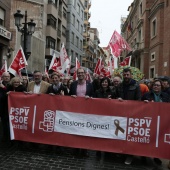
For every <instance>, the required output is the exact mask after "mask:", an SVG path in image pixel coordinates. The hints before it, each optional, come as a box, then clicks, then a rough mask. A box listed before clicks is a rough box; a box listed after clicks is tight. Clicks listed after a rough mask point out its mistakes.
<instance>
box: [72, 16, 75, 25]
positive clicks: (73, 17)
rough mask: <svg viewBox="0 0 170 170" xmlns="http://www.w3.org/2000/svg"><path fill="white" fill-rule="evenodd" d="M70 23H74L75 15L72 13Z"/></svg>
mask: <svg viewBox="0 0 170 170" xmlns="http://www.w3.org/2000/svg"><path fill="white" fill-rule="evenodd" d="M72 24H73V25H75V15H74V14H72Z"/></svg>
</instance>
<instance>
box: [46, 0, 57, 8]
mask: <svg viewBox="0 0 170 170" xmlns="http://www.w3.org/2000/svg"><path fill="white" fill-rule="evenodd" d="M48 4H52V5H54V6H55V7H56V8H57V4H56V3H55V2H54V1H53V0H48Z"/></svg>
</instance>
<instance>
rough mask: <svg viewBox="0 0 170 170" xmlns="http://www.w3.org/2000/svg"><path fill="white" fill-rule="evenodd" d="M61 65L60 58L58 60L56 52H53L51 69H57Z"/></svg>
mask: <svg viewBox="0 0 170 170" xmlns="http://www.w3.org/2000/svg"><path fill="white" fill-rule="evenodd" d="M59 66H61V64H60V61H59V60H58V61H57V58H56V55H55V53H54V54H53V58H52V60H51V63H50V67H49V70H54V71H57V68H58V67H59Z"/></svg>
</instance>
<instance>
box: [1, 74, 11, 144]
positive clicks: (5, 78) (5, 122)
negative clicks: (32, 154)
mask: <svg viewBox="0 0 170 170" xmlns="http://www.w3.org/2000/svg"><path fill="white" fill-rule="evenodd" d="M1 79H2V81H1V82H0V117H1V120H2V130H3V141H4V142H9V140H10V137H9V136H10V135H9V133H10V132H9V118H8V103H7V96H6V93H7V87H8V85H9V82H10V74H9V73H8V72H4V73H3V74H2V77H1Z"/></svg>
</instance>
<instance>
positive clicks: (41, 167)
mask: <svg viewBox="0 0 170 170" xmlns="http://www.w3.org/2000/svg"><path fill="white" fill-rule="evenodd" d="M0 129H1V126H0ZM0 139H2V133H0ZM73 151H74V150H73V149H72V148H66V147H57V146H50V145H42V144H31V143H25V142H20V141H12V142H9V143H6V142H3V141H2V140H0V170H20V169H21V170H168V168H167V164H168V160H163V159H162V162H163V163H162V165H160V166H159V165H157V164H156V163H155V162H154V161H153V159H152V158H146V160H145V161H143V160H142V158H141V157H137V156H135V157H134V159H133V162H132V164H131V165H125V164H124V160H125V157H126V156H125V155H123V154H116V153H104V152H102V154H101V158H100V159H99V158H97V157H96V151H88V153H89V157H81V156H80V155H75V154H74V152H73Z"/></svg>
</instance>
